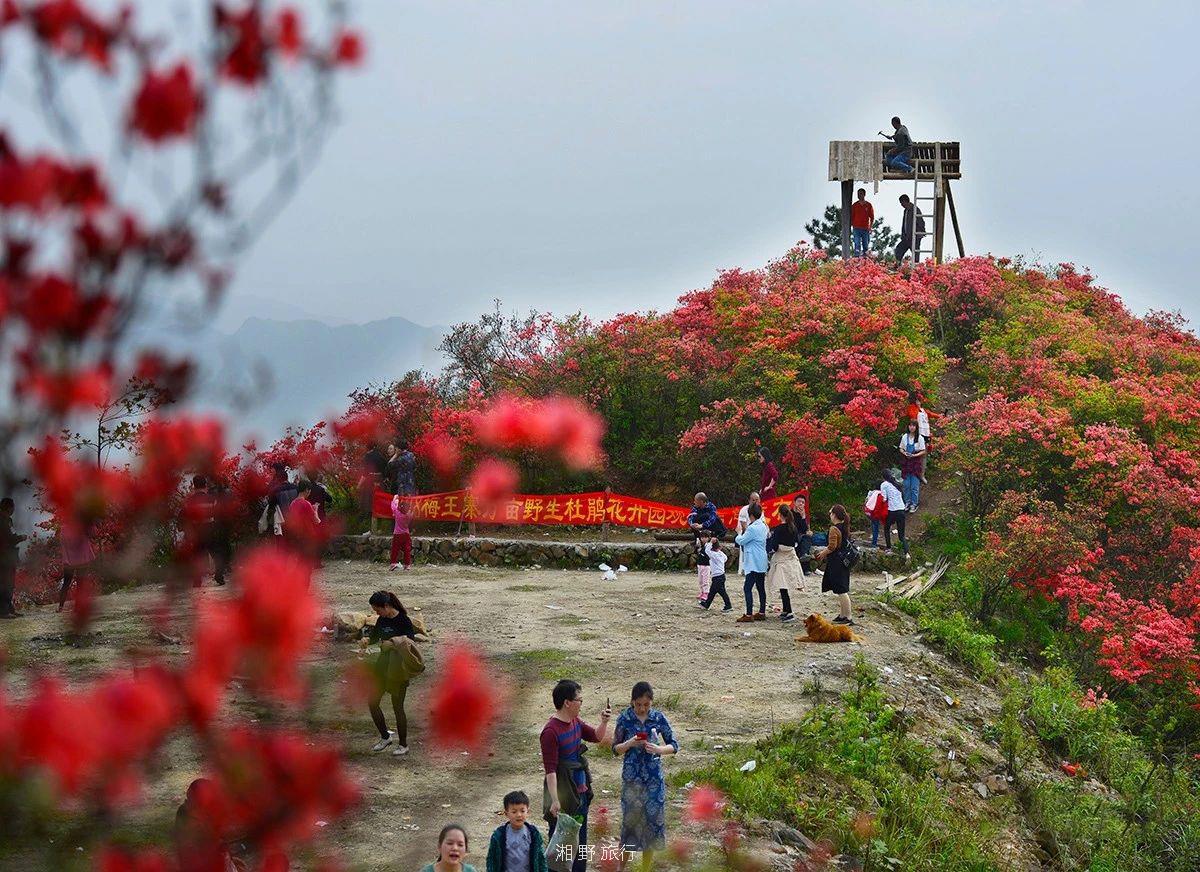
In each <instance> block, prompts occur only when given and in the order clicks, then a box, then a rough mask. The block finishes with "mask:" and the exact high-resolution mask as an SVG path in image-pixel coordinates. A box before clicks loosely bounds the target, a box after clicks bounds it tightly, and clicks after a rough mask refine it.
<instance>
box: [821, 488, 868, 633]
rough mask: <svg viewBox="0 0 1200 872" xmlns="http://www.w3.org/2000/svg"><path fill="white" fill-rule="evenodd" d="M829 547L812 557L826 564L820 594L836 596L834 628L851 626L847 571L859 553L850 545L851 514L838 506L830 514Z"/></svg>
mask: <svg viewBox="0 0 1200 872" xmlns="http://www.w3.org/2000/svg"><path fill="white" fill-rule="evenodd" d="M829 523H830V527H829V544H828V545H826V546H825V547H824V548H822V549H821V550H820V551H818V552H817V553H816V554H815V555H814V557H815V559H817V560H824V561H825V575H823V576H822V577H821V592H822V593H825V592H830V593H836V594H837V598H838V616H837V617H836V618H834V619H833V622H834V623H835V624H846V625H848V626H854V619H853V617H852V616H851V604H850V569H851V567H853V565H854V564H855V563H857V562H858V552H857V550H855V548H854V543H853V542H851V541H850V513H849V512H847V511H846V507H845V506H843V505H841V504H838V505H835V506H833V508H831V509H830V510H829Z"/></svg>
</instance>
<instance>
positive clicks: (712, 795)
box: [687, 784, 725, 825]
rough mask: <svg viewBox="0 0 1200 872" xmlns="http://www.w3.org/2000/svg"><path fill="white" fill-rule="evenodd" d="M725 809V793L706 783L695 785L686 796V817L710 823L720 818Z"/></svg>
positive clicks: (697, 821)
mask: <svg viewBox="0 0 1200 872" xmlns="http://www.w3.org/2000/svg"><path fill="white" fill-rule="evenodd" d="M724 810H725V795H724V794H723V793H721V791H719V790H717V789H716V788H715V787H712V786H710V785H708V784H701V785H698V786H696V787H695V788H694V789H693V790H692V792H691V795H690V796H688V805H687V819H688V820H689V821H693V822H696V823H701V824H706V825H711V824H715V823H717V822H718V821H719V820H721V815H722V814H723V812H724Z"/></svg>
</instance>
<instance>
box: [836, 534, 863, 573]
mask: <svg viewBox="0 0 1200 872" xmlns="http://www.w3.org/2000/svg"><path fill="white" fill-rule="evenodd" d="M847 526H849V525H847ZM838 550H839V551H841V552H842V565H843V566H845V567H846V569H847V570H850V569H853V568H854V567H855V566H857V565H858V561H859V560H861V559H862V552H861V551H860V550H859V549H858V546H857V545H855V544H854V540H853V539H851V538H850V537H849V536H846V537H845V541H844V542H842V545H841V547H840V548H839V549H838Z"/></svg>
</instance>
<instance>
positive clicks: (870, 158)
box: [829, 139, 966, 263]
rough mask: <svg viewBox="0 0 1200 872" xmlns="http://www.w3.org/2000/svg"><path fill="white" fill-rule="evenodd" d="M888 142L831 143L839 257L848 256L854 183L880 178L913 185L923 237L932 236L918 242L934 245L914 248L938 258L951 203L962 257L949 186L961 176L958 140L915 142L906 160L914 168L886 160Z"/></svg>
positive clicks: (884, 180)
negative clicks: (838, 194)
mask: <svg viewBox="0 0 1200 872" xmlns="http://www.w3.org/2000/svg"><path fill="white" fill-rule="evenodd" d="M890 146H891V144H890V143H887V142H882V141H870V140H866V141H859V140H844V139H842V140H836V139H835V140H832V141H831V142H830V143H829V181H831V182H841V183H842V257H843V258H849V257H850V256H851V250H850V205H851V203H852V202H853V200H854V183H855V182H860V183H865V182H874V183H875V190H876V191H878V190H879V183H880V182H907V183H908V184H910V185H912V189H913V190H912V194H911V195H910V196H911V197H912V201H913V203H914V204H915V205H916V208H917V209H918V210H920V213H921V215H922V216H923V217H924V220H925V237H924V240H930V242H925V241H924V240H920V242H921V245H931V246H932V247H931V248H926V247H921V246H919V245H916V244H914V245H912V249H913V251H914V252H919V253H920V254H923V255H933V258H934V259H935V260H936V261H937V262H938V263H941V262H942V260H943V259H944V257H943V255H944V242H945V234H944V230H945V219H946V206H947V205H949V207H950V221H951V223H952V225H953V226H954V239H955V241H956V242H957V243H958V256H959V257H965V256H966V252H965V250H964V249H963V241H962V233H961V232H959V229H958V213H957V212H956V211H955V209H954V194H953V193H952V192H951V190H950V182H951V180H957V179H961V178H962V165H961V163H960V159H959V146H958V143H957V142H914V143H913V144H912V152H911V153H910V155H909V162H910V163H911V164H912V167H913V169H914V170H915V172H912V173H906V172H901V171H900V170H897V169H894V168H892V167H889V166H885V165H884V162H883V155H884V151H885V149H886V148H889V147H890ZM931 221H932V226H931V225H930V222H931ZM913 224H914V225H915V224H916V222H915V221H914V222H913ZM914 229H915V228H914ZM912 242H914V243H915V242H918V240H912Z"/></svg>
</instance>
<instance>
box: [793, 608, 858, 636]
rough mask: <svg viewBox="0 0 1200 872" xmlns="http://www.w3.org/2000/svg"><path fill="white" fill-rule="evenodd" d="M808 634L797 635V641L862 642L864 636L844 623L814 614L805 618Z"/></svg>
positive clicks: (805, 627)
mask: <svg viewBox="0 0 1200 872" xmlns="http://www.w3.org/2000/svg"><path fill="white" fill-rule="evenodd" d="M804 629H805V630H807V631H808V635H807V636H797V637H796V641H797V642H861V641H862V637H861V636H856V635H854V631H853V630H851V629H850V628H849V627H847V626H844V625H842V624H831V623H829V621H827V620H825V618H824V616H822V615H817V614H812V615H809V616H808V617H807V618H805V619H804Z"/></svg>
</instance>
